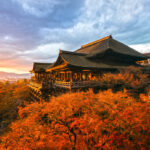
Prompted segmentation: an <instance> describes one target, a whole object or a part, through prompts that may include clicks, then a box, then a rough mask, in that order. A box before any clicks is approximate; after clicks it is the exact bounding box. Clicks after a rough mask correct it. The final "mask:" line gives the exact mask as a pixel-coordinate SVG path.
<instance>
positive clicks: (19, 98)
mask: <svg viewBox="0 0 150 150" xmlns="http://www.w3.org/2000/svg"><path fill="white" fill-rule="evenodd" d="M27 83H28V81H27V80H19V81H17V82H14V83H9V82H8V81H6V82H0V134H1V133H3V132H5V130H7V129H8V128H7V127H8V125H9V124H10V123H11V122H12V121H14V120H15V119H16V118H17V114H18V113H17V111H18V108H17V106H21V105H23V104H24V102H25V101H26V100H29V88H28V87H27Z"/></svg>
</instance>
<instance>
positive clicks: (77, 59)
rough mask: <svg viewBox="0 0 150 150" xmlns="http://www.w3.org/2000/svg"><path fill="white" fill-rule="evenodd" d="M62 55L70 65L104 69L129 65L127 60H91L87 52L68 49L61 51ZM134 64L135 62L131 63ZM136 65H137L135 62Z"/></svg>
mask: <svg viewBox="0 0 150 150" xmlns="http://www.w3.org/2000/svg"><path fill="white" fill-rule="evenodd" d="M60 56H61V57H62V58H63V59H64V60H65V62H67V63H68V65H69V66H76V67H83V68H91V69H92V68H93V69H94V68H99V69H101V68H103V69H115V68H122V67H126V66H129V64H128V63H125V62H122V63H121V62H120V63H118V62H113V61H111V60H110V61H109V62H106V61H103V60H100V59H97V60H96V61H95V60H91V59H89V58H88V57H87V56H88V55H87V54H82V53H76V52H68V51H61V52H60ZM130 65H133V64H130ZM134 65H136V66H137V64H136V63H135V64H134Z"/></svg>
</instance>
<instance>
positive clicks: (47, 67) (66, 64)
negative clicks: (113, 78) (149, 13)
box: [30, 36, 148, 99]
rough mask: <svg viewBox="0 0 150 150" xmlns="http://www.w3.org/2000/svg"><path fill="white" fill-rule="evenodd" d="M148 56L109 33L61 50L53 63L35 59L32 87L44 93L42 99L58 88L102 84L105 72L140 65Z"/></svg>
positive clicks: (86, 86) (39, 92) (41, 93)
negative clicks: (40, 61)
mask: <svg viewBox="0 0 150 150" xmlns="http://www.w3.org/2000/svg"><path fill="white" fill-rule="evenodd" d="M147 59H148V57H147V56H145V55H143V54H141V53H139V52H137V51H135V50H134V49H132V48H130V47H128V46H126V45H124V44H123V43H120V42H118V41H116V40H114V39H113V38H112V37H111V36H107V37H105V38H103V39H100V40H97V41H94V42H91V43H89V44H86V45H83V46H81V48H80V49H78V50H76V51H74V52H70V51H62V50H60V52H59V56H58V58H57V60H56V62H54V63H53V64H50V63H34V65H33V70H32V71H31V72H32V73H34V77H33V79H31V84H30V87H31V89H32V90H33V89H34V91H35V90H36V91H37V93H38V95H41V96H40V99H41V98H42V97H43V95H44V93H46V94H47V96H46V97H48V95H49V94H52V91H53V90H56V89H69V90H71V89H79V88H91V87H95V86H99V85H100V82H99V79H100V78H101V75H102V74H103V73H106V72H117V71H118V70H120V69H125V68H126V67H128V66H131V65H132V66H135V67H136V66H137V67H138V66H140V64H138V63H136V62H137V61H141V60H147ZM56 92H57V91H56ZM35 95H36V94H35ZM37 97H39V96H37Z"/></svg>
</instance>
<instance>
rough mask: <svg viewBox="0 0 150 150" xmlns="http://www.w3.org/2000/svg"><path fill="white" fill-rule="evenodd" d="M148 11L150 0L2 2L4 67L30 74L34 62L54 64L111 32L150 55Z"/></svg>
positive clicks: (0, 37)
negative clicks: (63, 53)
mask: <svg viewBox="0 0 150 150" xmlns="http://www.w3.org/2000/svg"><path fill="white" fill-rule="evenodd" d="M149 12H150V1H149V0H134V1H133V0H127V1H124V0H118V1H114V0H92V1H91V0H76V1H71V0H63V1H62V0H5V1H1V2H0V59H1V63H0V65H1V66H0V67H6V66H7V65H8V66H7V67H8V68H15V69H18V70H19V71H21V70H22V71H23V72H24V71H26V72H27V71H28V70H30V69H29V68H31V67H32V62H34V61H40V62H52V61H55V59H56V58H57V55H58V52H59V49H65V50H70V51H71V50H75V49H77V48H79V47H80V46H81V45H82V44H85V43H88V42H91V41H93V40H97V39H99V38H102V37H104V36H107V35H110V34H112V36H113V37H114V38H115V39H117V40H119V41H121V42H123V43H125V44H127V45H129V46H131V47H133V48H135V49H136V50H138V51H140V52H142V53H144V52H149V51H150V13H149ZM8 60H9V63H7V61H8ZM25 66H26V67H25Z"/></svg>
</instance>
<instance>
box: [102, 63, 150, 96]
mask: <svg viewBox="0 0 150 150" xmlns="http://www.w3.org/2000/svg"><path fill="white" fill-rule="evenodd" d="M100 80H101V88H103V87H106V88H112V89H113V90H115V91H116V90H117V91H118V90H120V89H121V90H122V89H124V88H126V89H130V90H132V92H136V93H141V92H145V89H146V87H147V86H148V84H149V82H150V79H149V77H148V75H147V74H143V72H142V70H141V68H135V67H132V66H131V67H128V68H127V69H126V70H122V71H121V72H120V73H117V74H112V73H106V74H103V76H102V77H101V79H100Z"/></svg>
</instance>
